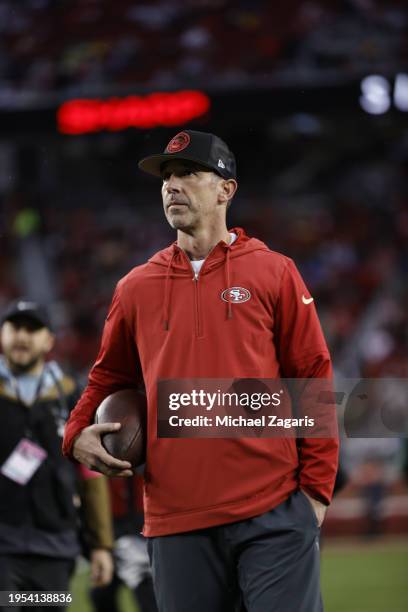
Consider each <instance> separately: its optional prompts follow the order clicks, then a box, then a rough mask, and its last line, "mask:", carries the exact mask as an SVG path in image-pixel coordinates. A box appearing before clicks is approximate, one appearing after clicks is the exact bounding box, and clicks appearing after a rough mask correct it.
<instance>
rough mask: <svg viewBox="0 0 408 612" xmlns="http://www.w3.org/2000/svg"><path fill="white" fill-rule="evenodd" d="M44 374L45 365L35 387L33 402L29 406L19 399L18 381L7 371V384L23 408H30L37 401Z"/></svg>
mask: <svg viewBox="0 0 408 612" xmlns="http://www.w3.org/2000/svg"><path fill="white" fill-rule="evenodd" d="M45 373H46V365H44V367H43V370H42V372H41V375H40V376H39V378H38V383H37V387H36V390H35V393H34V396H33V400H32V402H31V403H30V404H27V403H26V402H25V401H24V400H23V399H22V397H21V394H20V385H19V384H18V379H17V378H16V377H15V376H14V375H13V374H12V372H11V371H9V382H10V385H11V387H12V389H13V391H14V393H15V394H16V397H17V399H18V401H19V402H20V403H21V404H23V405H24V406H27V407H31V406H34V404H35V403H36V401H37V400H38V398H39V396H40V393H41V389H42V386H43V384H44V379H45Z"/></svg>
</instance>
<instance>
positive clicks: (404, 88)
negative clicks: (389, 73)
mask: <svg viewBox="0 0 408 612" xmlns="http://www.w3.org/2000/svg"><path fill="white" fill-rule="evenodd" d="M392 103H394V105H395V108H397V109H398V110H400V111H403V112H404V111H408V75H407V74H404V73H399V74H397V75H396V77H395V83H394V89H393V88H392V84H391V83H390V81H389V80H388V79H386V78H385V77H384V76H381V75H379V74H372V75H369V76H366V77H365V78H364V79H363V80H362V81H361V96H360V105H361V108H362V109H363V110H365V111H366V112H367V113H369V114H370V115H383V114H384V113H386V112H387V111H388V110H390V108H391V107H392Z"/></svg>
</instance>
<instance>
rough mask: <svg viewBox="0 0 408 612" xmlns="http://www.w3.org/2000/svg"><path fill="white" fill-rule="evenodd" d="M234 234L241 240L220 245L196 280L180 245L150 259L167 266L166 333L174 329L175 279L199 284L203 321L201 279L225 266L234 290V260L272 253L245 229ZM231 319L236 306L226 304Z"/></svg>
mask: <svg viewBox="0 0 408 612" xmlns="http://www.w3.org/2000/svg"><path fill="white" fill-rule="evenodd" d="M229 231H230V232H234V233H235V234H236V235H237V239H236V240H235V241H234V242H233V243H232V244H227V243H226V242H224V241H223V240H221V241H220V242H218V243H217V244H216V245H215V246H214V247H213V249H212V250H211V251H210V252H209V254H208V255H207V257H206V259H205V261H204V263H203V265H202V268H201V270H200V272H199V274H198V276H197V277H196V275H195V273H194V270H193V267H192V265H191V261H190V259H189V258H188V256H187V254H186V253H185V252H184V251H183V249H181V248H180V247H179V246H178V244H177V242H174V243H173V244H172V245H170V246H169V247H168V248H167V249H163V250H162V251H159V252H158V253H156V255H154V256H153V257H152V258H151V259H149V263H150V264H153V265H158V266H163V267H165V269H166V272H165V282H164V298H163V329H164V330H165V331H168V330H169V329H170V323H171V322H170V317H171V295H172V289H173V287H172V285H173V282H174V280H175V279H177V278H181V277H182V278H185V277H186V275H191V277H192V279H193V280H194V281H195V283H196V286H195V288H194V290H195V292H196V294H195V302H196V310H197V313H198V314H197V317H198V319H199V321H200V320H201V317H200V316H199V314H200V312H201V299H200V288H199V279H200V277H201V276H202V275H204V274H209V273H210V272H211V271H212V270H214V269H215V268H218V267H220V266H222V265H224V266H225V281H226V285H227V287H226V288H229V287H230V286H231V282H232V280H231V260H232V259H235V258H237V257H240V256H243V255H246V254H247V253H250V252H252V251H256V250H262V251H264V250H268V248H267V246H266V245H265V244H264V243H263V242H261V241H260V240H257V239H256V238H249V237H248V236H247V235H246V234H245V232H244V230H243V229H242V228H239V227H238V228H233V229H231V230H229ZM226 309H227V314H226V318H227V319H232V317H233V310H232V304H231V303H230V302H227V303H226ZM199 327H200V323H198V328H199ZM200 333H201V332H200V329H198V330H197V334H198V335H200Z"/></svg>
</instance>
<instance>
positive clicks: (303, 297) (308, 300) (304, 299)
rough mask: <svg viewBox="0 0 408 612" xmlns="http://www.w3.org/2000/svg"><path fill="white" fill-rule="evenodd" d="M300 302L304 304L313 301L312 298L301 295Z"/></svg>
mask: <svg viewBox="0 0 408 612" xmlns="http://www.w3.org/2000/svg"><path fill="white" fill-rule="evenodd" d="M302 302H303V303H304V304H311V303H312V302H313V298H307V297H305V296H304V295H302Z"/></svg>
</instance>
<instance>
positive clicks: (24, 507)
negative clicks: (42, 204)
mask: <svg viewBox="0 0 408 612" xmlns="http://www.w3.org/2000/svg"><path fill="white" fill-rule="evenodd" d="M0 334H1V345H2V350H3V355H2V356H0V414H1V415H2V418H3V427H1V428H0V591H13V590H14V591H47V590H50V591H67V590H68V589H69V581H70V578H71V576H72V573H73V570H74V567H75V560H76V558H77V557H78V555H79V554H80V552H81V540H84V541H85V542H86V547H87V549H88V551H89V557H90V563H91V577H92V581H93V583H94V584H95V585H104V584H107V583H109V582H110V580H111V577H112V571H113V563H112V555H111V548H112V544H113V537H112V524H111V514H110V509H109V497H108V490H107V485H106V480H105V478H104V477H102V478H101V477H100V475H99V474H96V473H94V472H90V471H89V470H87V469H86V468H85V469H84V468H83V466H79V465H78V466H75V465H74V464H73V463H69V462H68V461H66V460H65V459H64V458H63V457H62V455H61V440H62V436H63V430H64V425H65V421H66V419H67V418H68V415H69V412H70V410H71V409H72V407H73V406H74V405H75V402H76V399H77V398H78V393H79V392H78V390H77V386H76V384H75V381H74V380H73V379H72V378H71V377H69V376H66V375H65V374H64V373H63V372H62V370H61V369H60V367H59V366H58V364H57V363H56V362H54V361H46V356H47V354H48V353H49V351H51V349H52V347H53V345H54V341H55V337H54V334H53V333H52V331H51V326H50V321H49V318H48V313H47V311H46V310H45V308H44V307H42V306H41V305H39V304H37V303H35V302H31V301H24V300H18V301H17V302H14V303H12V304H11V305H10V306H9V307H8V309H7V310H6V312H5V313H4V315H3V317H2V319H1V329H0ZM79 506H81V512H79ZM80 515H81V516H82V523H83V529H82V530H81V533H82V535H83V537H80V525H79V516H80ZM9 609H10V610H13V611H15V610H16V608H15V607H13V608H9V607H7V606H4V607H1V606H0V611H1V612H5V611H6V610H9ZM37 609H38V610H42V609H44V610H50V609H53V608H50V607H49V606H48V607H44V608H42V607H41V606H37ZM55 609H58V610H62V609H63V608H62V607H61V606H58V608H55Z"/></svg>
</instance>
